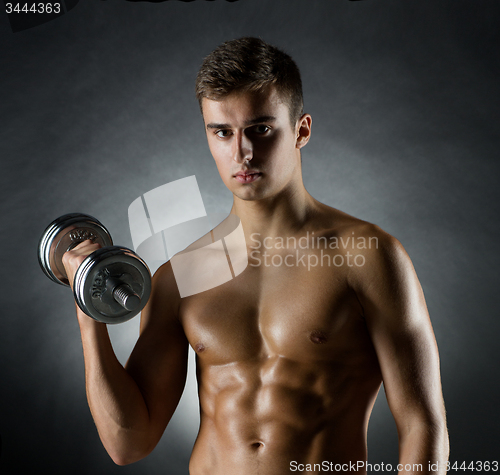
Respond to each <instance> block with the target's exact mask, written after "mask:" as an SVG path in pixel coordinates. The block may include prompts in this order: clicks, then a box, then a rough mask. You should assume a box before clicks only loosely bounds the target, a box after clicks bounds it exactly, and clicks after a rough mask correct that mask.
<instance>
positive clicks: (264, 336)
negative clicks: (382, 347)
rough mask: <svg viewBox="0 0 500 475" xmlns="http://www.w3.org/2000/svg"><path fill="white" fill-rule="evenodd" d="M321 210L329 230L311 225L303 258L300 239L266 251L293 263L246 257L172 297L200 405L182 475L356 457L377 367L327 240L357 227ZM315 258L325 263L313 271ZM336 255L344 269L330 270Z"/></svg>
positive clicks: (265, 472) (344, 273) (361, 450)
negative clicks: (220, 280) (244, 262)
mask: <svg viewBox="0 0 500 475" xmlns="http://www.w3.org/2000/svg"><path fill="white" fill-rule="evenodd" d="M330 213H331V214H332V218H335V219H336V221H337V222H338V223H340V225H336V226H333V227H327V228H324V227H323V226H320V225H318V224H316V225H312V227H310V230H314V231H315V234H314V237H313V238H312V239H316V238H317V237H319V236H324V237H326V238H327V240H326V242H327V243H328V244H326V245H325V240H323V241H322V242H321V245H320V248H321V249H317V248H315V249H311V247H312V245H311V243H312V241H311V239H310V240H309V249H307V250H306V249H300V248H299V247H298V246H296V247H295V248H291V249H290V248H289V249H287V250H283V249H272V250H268V252H270V253H271V255H272V254H280V255H281V257H282V259H283V258H284V256H285V255H286V254H293V255H294V258H293V264H294V265H292V266H290V265H285V264H284V263H283V262H284V261H283V260H282V259H281V260H280V259H279V258H275V260H274V261H269V260H268V263H269V264H270V265H268V266H266V265H264V263H263V260H262V254H260V256H261V263H260V264H261V265H259V266H256V264H257V261H256V259H254V258H252V257H250V259H249V264H250V265H249V266H248V267H247V268H246V269H245V270H244V271H243V272H242V273H241V274H240V275H238V276H237V277H235V278H234V279H232V280H231V281H229V282H227V283H225V284H223V285H220V286H218V287H215V288H213V289H211V290H207V291H205V292H202V293H199V294H196V295H193V296H190V297H186V298H184V299H182V302H181V306H180V311H179V318H180V320H181V323H182V325H183V327H184V331H185V333H186V336H187V338H188V340H189V343H190V344H191V346H192V347H193V349H194V350H195V352H196V355H197V377H198V383H199V397H200V408H201V426H200V431H199V435H198V438H197V440H196V443H195V446H194V449H193V453H192V457H191V462H190V473H191V474H192V475H202V474H210V475H218V474H221V475H225V474H259V475H279V474H285V473H290V471H291V468H292V467H294V466H298V464H314V463H316V464H322V463H326V462H328V463H330V462H332V463H334V464H336V463H348V462H349V461H354V462H355V461H358V460H359V461H364V460H366V430H367V425H368V418H369V415H370V412H371V409H372V406H373V403H374V401H375V398H376V395H377V392H378V390H379V388H380V384H381V374H380V368H379V365H378V361H377V357H376V355H375V351H374V348H373V345H372V343H371V340H370V337H369V333H368V330H367V327H366V323H365V320H364V318H363V311H362V307H361V305H360V304H359V301H358V299H357V297H356V294H355V293H354V292H353V290H352V289H351V288H350V286H349V273H350V272H353V267H352V266H351V267H349V266H348V265H347V264H346V249H345V248H344V249H342V246H340V247H341V249H330V248H329V246H330V245H331V243H332V242H333V241H332V239H331V238H332V237H337V238H339V237H340V236H344V238H347V237H348V236H354V235H357V231H356V229H358V228H359V226H360V225H358V224H357V223H356V222H355V221H353V218H347V217H345V215H343V214H341V213H339V212H336V211H333V210H332V211H331V212H330ZM335 213H338V214H335ZM335 219H334V222H335ZM358 223H361V222H358ZM353 231H354V232H355V234H354V235H353V234H352V232H353ZM302 235H305V233H304V234H302ZM300 236H301V235H297V237H300ZM309 237H310V238H311V231H309ZM337 242H338V241H337ZM344 242H345V241H344ZM317 244H319V243H317ZM315 247H316V246H315ZM251 251H252V249H249V253H250V252H251ZM260 251H264V249H261V250H260ZM321 251H322V253H321ZM297 252H298V253H299V255H301V253H306V255H307V254H311V255H312V254H316V255H317V257H318V258H319V261H318V264H317V265H316V266H314V267H310V268H309V269H308V268H307V262H308V261H307V257H306V259H305V261H300V260H299V261H298V262H297V260H296V253H297ZM351 252H352V251H351ZM354 252H358V253H362V252H364V251H356V250H355V251H354ZM325 254H328V255H329V256H330V259H331V260H327V259H326V258H325V257H323V265H320V264H319V262H321V257H322V256H324V255H325ZM336 255H337V256H338V255H342V256H343V257H344V265H341V266H338V265H335V264H334V263H333V262H334V261H333V260H332V259H333V258H334V256H336ZM254 256H255V254H254ZM272 262H274V263H279V262H282V263H283V264H282V265H281V266H277V265H273V264H272ZM287 262H288V263H292V259H291V258H289V259H288V261H287ZM302 262H305V265H302ZM313 262H315V261H314V260H313ZM328 262H330V264H329V265H328ZM335 262H336V263H337V264H339V263H340V258H337V260H336V261H335ZM359 262H360V261H358V263H359ZM252 264H253V265H252ZM351 264H353V262H352V260H351ZM353 265H354V264H353ZM354 270H355V271H357V272H359V271H360V270H359V269H354ZM294 463H295V464H296V465H293V464H294ZM304 468H306V466H304ZM316 471H317V470H316ZM304 473H307V471H305V472H304ZM311 473H313V472H311ZM359 473H363V472H362V471H360V472H359Z"/></svg>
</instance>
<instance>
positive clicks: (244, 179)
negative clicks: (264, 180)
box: [234, 170, 262, 183]
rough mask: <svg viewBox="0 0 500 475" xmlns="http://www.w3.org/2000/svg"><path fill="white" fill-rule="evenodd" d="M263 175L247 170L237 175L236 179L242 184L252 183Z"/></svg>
mask: <svg viewBox="0 0 500 475" xmlns="http://www.w3.org/2000/svg"><path fill="white" fill-rule="evenodd" d="M261 175H262V173H260V172H257V171H251V170H247V171H241V172H238V173H236V175H234V178H235V179H236V181H238V182H240V183H251V182H253V181H255V180H257V179H258V178H259V177H260V176H261Z"/></svg>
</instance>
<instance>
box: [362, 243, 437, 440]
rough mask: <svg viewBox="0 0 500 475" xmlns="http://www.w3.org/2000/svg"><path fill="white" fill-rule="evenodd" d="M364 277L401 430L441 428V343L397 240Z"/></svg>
mask: <svg viewBox="0 0 500 475" xmlns="http://www.w3.org/2000/svg"><path fill="white" fill-rule="evenodd" d="M365 278H366V282H365V283H364V285H363V286H362V288H361V291H360V293H359V294H360V301H361V304H362V306H363V310H364V314H365V318H366V324H367V327H368V330H369V333H370V336H371V339H372V342H373V345H374V347H375V351H376V353H377V357H378V360H379V364H380V369H381V372H382V377H383V381H384V387H385V392H386V395H387V401H388V404H389V407H390V409H391V412H392V413H393V415H394V417H395V419H396V424H397V425H398V429H399V430H401V429H403V428H404V427H405V426H407V425H408V424H411V423H413V422H422V423H426V424H436V423H437V424H439V423H440V421H441V419H442V418H443V417H444V406H443V400H442V392H441V381H440V374H439V356H438V349H437V344H436V340H435V337H434V332H433V330H432V326H431V322H430V318H429V314H428V311H427V306H426V304H425V299H424V295H423V292H422V288H421V286H420V283H419V281H418V278H417V276H416V273H415V270H414V268H413V265H412V263H411V261H410V259H409V257H408V255H407V254H406V252H405V251H404V249H403V247H402V246H401V244H399V242H398V241H397V240H396V239H394V238H391V237H387V238H385V239H384V240H383V241H382V246H381V248H380V249H378V250H377V255H376V256H375V257H374V259H373V261H372V263H371V265H370V266H369V268H368V272H367V275H365Z"/></svg>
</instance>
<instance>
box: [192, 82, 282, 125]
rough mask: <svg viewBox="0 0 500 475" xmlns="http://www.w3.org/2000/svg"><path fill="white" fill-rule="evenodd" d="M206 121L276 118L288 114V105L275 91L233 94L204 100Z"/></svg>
mask: <svg viewBox="0 0 500 475" xmlns="http://www.w3.org/2000/svg"><path fill="white" fill-rule="evenodd" d="M202 111H203V117H204V119H205V121H206V122H207V121H212V120H213V119H214V120H216V119H217V118H218V117H219V118H221V119H222V117H223V116H224V117H226V118H231V117H232V118H234V119H243V118H244V119H245V120H252V119H256V118H258V117H274V118H276V117H277V116H279V115H281V114H284V115H285V116H286V115H287V114H288V108H287V105H286V104H285V103H284V102H283V101H282V100H281V98H280V96H279V95H278V93H277V92H276V91H275V90H274V88H273V89H270V90H266V91H258V92H248V91H245V92H233V93H231V94H229V95H227V96H225V97H223V98H221V99H217V100H214V99H208V98H206V97H204V98H203V99H202Z"/></svg>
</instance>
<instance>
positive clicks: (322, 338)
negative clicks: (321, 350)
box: [309, 330, 328, 345]
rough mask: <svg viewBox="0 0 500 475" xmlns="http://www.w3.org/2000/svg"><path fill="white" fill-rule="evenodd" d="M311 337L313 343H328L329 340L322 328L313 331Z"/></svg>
mask: <svg viewBox="0 0 500 475" xmlns="http://www.w3.org/2000/svg"><path fill="white" fill-rule="evenodd" d="M309 339H310V340H311V341H312V342H313V343H316V344H317V345H321V344H323V343H326V342H327V341H328V338H327V337H326V335H325V334H324V333H323V332H322V331H320V330H314V331H312V332H311V333H310V335H309Z"/></svg>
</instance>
